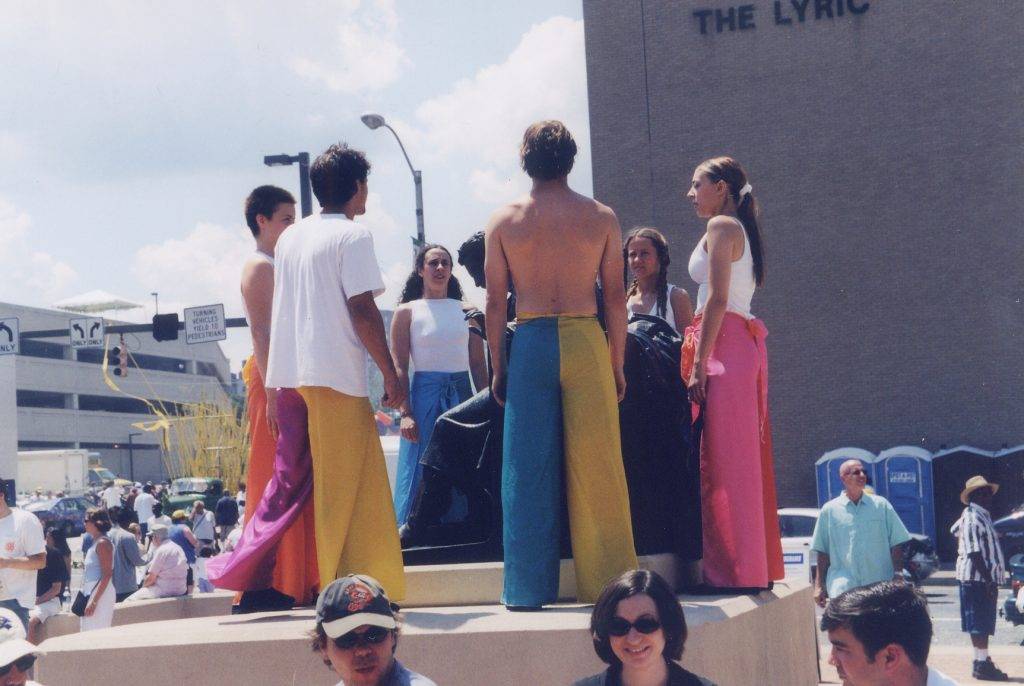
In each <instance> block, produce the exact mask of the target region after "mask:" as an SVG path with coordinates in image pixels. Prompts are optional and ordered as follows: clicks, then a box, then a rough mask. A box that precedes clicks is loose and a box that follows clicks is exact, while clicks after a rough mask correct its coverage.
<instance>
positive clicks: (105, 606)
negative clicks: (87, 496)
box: [80, 508, 114, 631]
mask: <svg viewBox="0 0 1024 686" xmlns="http://www.w3.org/2000/svg"><path fill="white" fill-rule="evenodd" d="M112 527H113V524H112V523H111V521H110V515H108V514H107V511H106V510H100V509H97V508H90V509H89V510H88V511H87V512H86V513H85V531H86V533H88V534H89V535H90V536H92V539H93V544H92V546H91V547H90V548H89V552H88V553H86V554H85V573H84V574H83V575H82V590H81V592H82V593H84V594H85V595H86V596H88V598H89V599H88V601H87V602H86V604H85V614H83V615H82V620H81V629H80V630H81V631H91V630H93V629H106V628H107V627H109V626H110V623H111V621H112V620H113V619H114V586H113V583H111V579H112V578H113V576H114V544H113V543H111V542H110V539H109V538H107V532H108V531H110V529H111V528H112Z"/></svg>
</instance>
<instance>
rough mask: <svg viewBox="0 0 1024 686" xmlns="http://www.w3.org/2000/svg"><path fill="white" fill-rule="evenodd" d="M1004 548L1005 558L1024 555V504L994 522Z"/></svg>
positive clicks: (993, 524)
mask: <svg viewBox="0 0 1024 686" xmlns="http://www.w3.org/2000/svg"><path fill="white" fill-rule="evenodd" d="M992 526H994V527H995V529H996V535H997V536H999V543H1000V545H1002V547H1003V558H1004V559H1006V560H1009V559H1010V558H1011V557H1013V556H1014V555H1019V554H1021V553H1024V504H1022V505H1020V506H1019V507H1018V508H1017V509H1016V510H1014V511H1013V512H1011V513H1010V514H1008V515H1006V516H1005V517H1003V518H1001V519H997V520H996V521H994V522H992Z"/></svg>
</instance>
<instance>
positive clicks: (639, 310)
mask: <svg viewBox="0 0 1024 686" xmlns="http://www.w3.org/2000/svg"><path fill="white" fill-rule="evenodd" d="M622 245H623V247H622V252H623V257H624V258H625V260H624V261H625V263H626V268H627V269H628V270H629V273H630V274H632V276H633V280H632V282H629V280H628V278H627V283H628V284H629V286H628V288H627V290H626V298H627V300H626V308H627V309H628V310H629V313H630V314H648V315H653V316H655V317H661V318H662V319H664V320H665V321H666V322H668V323H669V326H671V327H672V328H673V329H675V330H676V333H679V334H682V332H683V331H685V330H686V327H688V326H689V325H690V321H691V320H693V304H692V303H691V302H690V296H689V294H688V293H687V292H686V291H685V290H684V289H682V288H679V287H678V286H675V285H673V284H670V283H669V282H668V265H669V264H671V262H672V259H671V258H670V257H669V253H668V241H667V240H665V236H664V235H662V233H661V232H660V231H658V230H657V229H652V228H650V227H642V228H638V229H633V230H632V231H630V232H629V233H628V234H627V235H626V240H625V241H624V242H623V244H622Z"/></svg>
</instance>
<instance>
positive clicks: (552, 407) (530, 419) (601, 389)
mask: <svg viewBox="0 0 1024 686" xmlns="http://www.w3.org/2000/svg"><path fill="white" fill-rule="evenodd" d="M563 474H564V478H565V492H566V497H567V500H568V511H569V531H570V534H571V536H572V552H573V561H574V565H575V569H576V588H577V598H578V599H579V600H580V601H582V602H588V603H592V602H594V601H595V600H596V599H597V596H598V595H599V594H600V592H601V589H602V588H603V587H604V585H605V584H606V583H607V582H608V581H609V580H611V579H612V578H614V577H615V576H617V575H619V574H621V573H622V572H625V571H627V570H630V569H636V567H637V560H636V552H635V549H634V547H633V531H632V526H631V524H630V516H629V494H628V492H627V490H626V476H625V472H624V471H623V468H622V447H621V444H620V442H619V408H618V401H617V399H616V394H615V379H614V376H613V375H612V368H611V358H610V356H609V354H608V343H607V341H606V340H605V336H604V332H603V331H602V330H601V327H600V325H599V324H598V322H597V319H596V318H594V317H592V316H582V317H581V316H566V315H562V316H545V317H536V318H532V317H529V316H523V315H520V317H519V326H518V328H517V329H516V333H515V336H514V338H513V341H512V351H511V355H510V363H509V370H508V383H507V391H506V403H505V440H504V448H503V455H502V473H501V494H502V501H503V503H504V505H503V518H504V521H503V531H504V546H505V587H504V592H503V594H502V602H503V603H505V604H506V605H533V606H536V605H545V604H548V603H552V602H554V601H555V600H557V599H558V563H559V560H558V548H559V532H560V529H561V526H560V522H559V513H560V507H559V506H560V503H559V499H560V494H561V485H562V478H563Z"/></svg>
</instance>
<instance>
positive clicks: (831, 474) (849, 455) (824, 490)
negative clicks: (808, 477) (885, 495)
mask: <svg viewBox="0 0 1024 686" xmlns="http://www.w3.org/2000/svg"><path fill="white" fill-rule="evenodd" d="M877 459H878V458H877V457H875V454H874V453H872V452H870V451H867V450H864V449H863V448H853V447H846V448H836V449H835V450H830V451H828V452H827V453H825V454H824V455H822V456H821V457H819V458H818V460H817V462H815V463H814V472H815V477H816V479H817V482H818V507H821V506H823V505H824V504H825V503H827V502H828V501H829V500H832V498H835V497H836V496H838V495H839V494H840V493H842V492H843V482H842V481H840V480H839V468H840V467H841V466H842V465H843V463H844V462H846V461H847V460H860V461H861V462H863V463H864V468H865V469H867V471H868V482H869V483H870V484H871V486H872V487H873V488H876V486H875V484H876V483H877V482H878V479H877V478H875V477H876V475H875V460H877Z"/></svg>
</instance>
